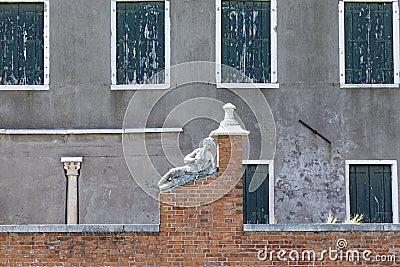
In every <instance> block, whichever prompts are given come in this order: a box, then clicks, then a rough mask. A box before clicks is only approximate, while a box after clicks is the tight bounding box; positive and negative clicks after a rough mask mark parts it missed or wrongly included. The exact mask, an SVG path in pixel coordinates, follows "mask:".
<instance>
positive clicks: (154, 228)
mask: <svg viewBox="0 0 400 267" xmlns="http://www.w3.org/2000/svg"><path fill="white" fill-rule="evenodd" d="M159 231H160V226H159V224H68V225H67V224H28V225H0V233H127V232H136V233H144V232H147V233H149V232H150V233H157V232H159Z"/></svg>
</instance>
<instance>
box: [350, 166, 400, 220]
mask: <svg viewBox="0 0 400 267" xmlns="http://www.w3.org/2000/svg"><path fill="white" fill-rule="evenodd" d="M346 185H347V186H346V187H347V192H346V198H347V218H349V217H350V215H353V214H362V215H364V219H363V222H364V223H398V217H399V215H398V204H397V198H398V197H397V195H398V193H397V191H398V189H397V162H396V161H393V160H387V161H385V160H381V161H379V160H378V161H368V160H367V161H346Z"/></svg>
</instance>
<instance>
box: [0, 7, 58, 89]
mask: <svg viewBox="0 0 400 267" xmlns="http://www.w3.org/2000/svg"><path fill="white" fill-rule="evenodd" d="M37 2H39V3H43V4H44V13H43V19H44V24H43V35H44V36H43V46H44V55H43V56H44V57H43V61H44V62H43V64H44V66H43V75H44V78H43V79H44V80H43V84H41V85H35V84H32V85H28V84H26V85H25V84H24V85H0V91H47V90H49V84H50V0H0V4H1V3H14V4H18V3H37Z"/></svg>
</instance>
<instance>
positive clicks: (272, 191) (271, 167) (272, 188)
mask: <svg viewBox="0 0 400 267" xmlns="http://www.w3.org/2000/svg"><path fill="white" fill-rule="evenodd" d="M249 164H253V165H268V175H269V181H268V182H269V184H268V190H269V199H268V202H269V203H268V209H269V211H268V222H269V223H268V224H275V210H274V209H275V175H274V161H273V160H242V165H249Z"/></svg>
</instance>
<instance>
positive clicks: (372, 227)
mask: <svg viewBox="0 0 400 267" xmlns="http://www.w3.org/2000/svg"><path fill="white" fill-rule="evenodd" d="M159 231H160V225H159V224H75V225H67V224H28V225H0V233H131V232H132V233H158V232H159ZM243 231H244V232H397V231H399V232H400V224H391V223H364V224H360V225H356V224H341V223H337V224H325V223H320V224H244V225H243Z"/></svg>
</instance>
